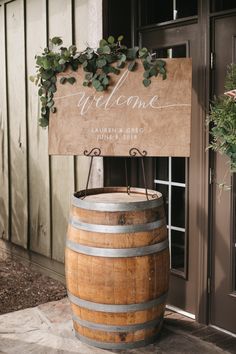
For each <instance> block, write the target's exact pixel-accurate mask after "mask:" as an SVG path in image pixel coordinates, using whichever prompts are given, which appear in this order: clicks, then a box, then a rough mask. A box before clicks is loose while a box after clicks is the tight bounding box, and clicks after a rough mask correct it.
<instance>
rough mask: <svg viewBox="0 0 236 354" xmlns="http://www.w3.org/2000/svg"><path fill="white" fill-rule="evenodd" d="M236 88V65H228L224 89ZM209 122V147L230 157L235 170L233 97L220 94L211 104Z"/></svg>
mask: <svg viewBox="0 0 236 354" xmlns="http://www.w3.org/2000/svg"><path fill="white" fill-rule="evenodd" d="M234 89H236V65H235V64H231V65H230V66H229V67H228V70H227V75H226V81H225V90H226V91H229V90H234ZM209 122H212V129H211V132H210V133H211V135H212V137H213V141H212V143H211V145H210V147H211V148H212V149H213V150H215V151H218V152H220V153H222V154H225V155H226V156H228V157H229V159H230V167H231V172H236V102H235V100H234V98H233V97H228V96H226V95H222V96H220V97H218V98H216V99H215V101H214V102H213V104H212V106H211V112H210V117H209Z"/></svg>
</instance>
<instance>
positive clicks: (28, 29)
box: [0, 0, 102, 262]
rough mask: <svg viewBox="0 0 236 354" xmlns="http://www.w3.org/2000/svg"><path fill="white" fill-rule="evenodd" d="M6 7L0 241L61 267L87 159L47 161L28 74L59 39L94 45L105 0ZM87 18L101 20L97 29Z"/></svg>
mask: <svg viewBox="0 0 236 354" xmlns="http://www.w3.org/2000/svg"><path fill="white" fill-rule="evenodd" d="M0 5H1V6H0V52H1V65H0V92H1V94H0V149H1V150H0V238H2V239H6V240H9V241H10V242H11V243H12V244H14V245H19V246H22V247H23V248H24V249H26V250H29V251H33V252H35V253H37V254H40V255H42V256H46V257H47V258H49V259H52V260H53V261H54V260H55V261H59V262H63V261H64V243H65V236H66V230H67V222H68V215H69V206H70V200H71V194H72V192H73V191H74V190H75V189H77V188H83V187H84V185H85V181H86V176H87V171H88V165H89V159H88V158H76V157H70V156H69V157H68V156H67V157H65V156H52V157H49V156H48V133H47V129H42V128H40V127H39V126H38V124H37V120H38V117H39V114H40V105H39V100H38V96H37V91H38V89H37V87H35V85H34V84H32V83H31V82H30V81H29V76H30V75H34V73H35V54H40V53H41V52H42V50H43V48H44V47H45V46H46V44H47V43H48V40H49V38H52V37H53V36H61V37H62V39H63V42H64V44H65V45H66V46H67V45H70V44H71V43H76V45H77V46H78V48H79V49H83V48H85V47H86V45H88V44H90V45H94V43H89V41H91V40H92V41H93V38H92V37H91V36H94V38H96V40H97V39H98V38H100V37H101V35H102V18H101V14H102V0H95V1H94V0H93V1H91V0H67V1H65V0H13V1H1V0H0ZM91 9H92V10H91ZM91 11H92V13H91V14H89V12H91ZM89 16H93V21H94V23H96V21H97V22H98V23H97V24H96V28H94V29H93V30H92V29H91V28H89V26H90V27H91V24H90V25H89V20H88V18H89ZM90 22H91V21H90ZM91 32H95V33H92V35H91ZM89 33H90V34H89ZM91 38H92V39H91ZM96 44H97V43H96ZM78 138H79V137H78ZM99 164H100V165H98V167H97V170H98V171H100V173H99V174H98V177H99V178H98V180H99V183H98V185H101V183H102V167H101V162H99Z"/></svg>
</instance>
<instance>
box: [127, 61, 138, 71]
mask: <svg viewBox="0 0 236 354" xmlns="http://www.w3.org/2000/svg"><path fill="white" fill-rule="evenodd" d="M136 66H137V63H136V61H135V60H134V61H132V62H131V63H129V65H128V70H129V71H134V70H135V68H136Z"/></svg>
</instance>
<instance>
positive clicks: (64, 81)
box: [60, 77, 67, 85]
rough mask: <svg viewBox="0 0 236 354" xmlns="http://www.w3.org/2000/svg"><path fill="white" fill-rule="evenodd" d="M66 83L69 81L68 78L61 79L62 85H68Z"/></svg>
mask: <svg viewBox="0 0 236 354" xmlns="http://www.w3.org/2000/svg"><path fill="white" fill-rule="evenodd" d="M66 81H67V78H66V77H61V78H60V83H61V84H62V85H64V84H65V83H66Z"/></svg>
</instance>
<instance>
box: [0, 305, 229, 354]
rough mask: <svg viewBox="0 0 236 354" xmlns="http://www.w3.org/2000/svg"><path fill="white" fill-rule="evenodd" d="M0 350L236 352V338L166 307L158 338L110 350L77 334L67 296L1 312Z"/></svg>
mask: <svg viewBox="0 0 236 354" xmlns="http://www.w3.org/2000/svg"><path fill="white" fill-rule="evenodd" d="M0 353H7V354H13V353H14V354H28V353H34V354H54V353H60V354H67V353H68V354H69V353H79V354H108V353H120V354H151V353H155V354H163V353H171V354H188V353H189V354H190V353H191V354H195V353H196V354H205V353H206V354H217V353H236V338H233V337H231V336H229V335H227V334H224V333H221V332H218V331H216V330H215V329H213V328H211V327H207V326H204V325H200V324H197V323H195V322H194V321H193V320H191V319H189V318H186V317H184V316H181V315H179V314H176V313H173V312H170V311H166V315H165V324H164V328H163V330H162V332H161V335H160V338H159V340H158V341H157V342H156V343H155V344H152V345H149V346H147V347H144V348H139V349H130V350H126V351H125V350H122V351H109V350H103V349H98V348H93V347H90V346H87V345H85V344H83V343H81V342H80V341H79V340H78V339H76V338H75V336H74V332H73V328H72V322H71V312H70V307H69V303H68V300H67V299H66V298H65V299H63V300H60V301H55V302H50V303H46V304H43V305H39V306H38V307H34V308H29V309H26V310H21V311H16V312H12V313H9V314H5V315H1V316H0Z"/></svg>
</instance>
